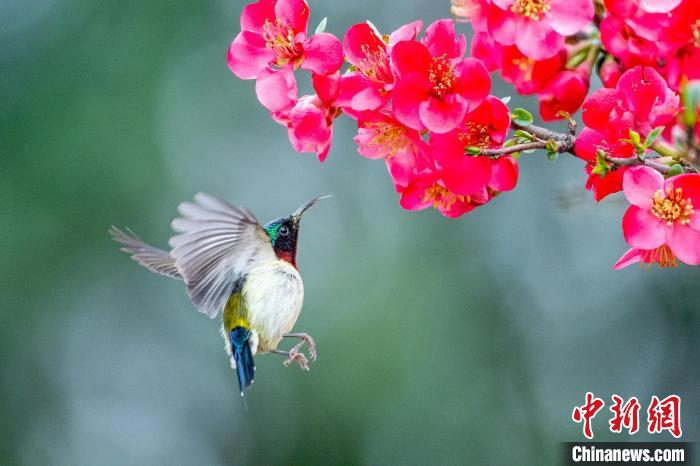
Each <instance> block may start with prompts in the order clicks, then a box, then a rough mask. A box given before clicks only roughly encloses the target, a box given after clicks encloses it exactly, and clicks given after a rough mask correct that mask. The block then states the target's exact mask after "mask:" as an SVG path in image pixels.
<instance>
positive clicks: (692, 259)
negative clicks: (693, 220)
mask: <svg viewBox="0 0 700 466" xmlns="http://www.w3.org/2000/svg"><path fill="white" fill-rule="evenodd" d="M666 242H667V243H668V247H670V248H671V252H673V255H674V256H676V257H677V258H678V259H680V260H681V261H683V262H685V263H686V264H690V265H700V231H697V230H694V229H692V228H690V227H688V225H679V224H675V225H674V226H673V228H670V229H668V230H667V235H666Z"/></svg>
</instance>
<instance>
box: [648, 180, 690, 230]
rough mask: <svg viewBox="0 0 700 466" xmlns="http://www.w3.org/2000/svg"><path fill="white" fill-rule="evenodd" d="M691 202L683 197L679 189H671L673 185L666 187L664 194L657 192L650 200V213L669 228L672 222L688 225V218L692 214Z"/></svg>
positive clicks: (660, 191)
mask: <svg viewBox="0 0 700 466" xmlns="http://www.w3.org/2000/svg"><path fill="white" fill-rule="evenodd" d="M693 212H694V209H693V201H692V200H691V199H690V198H684V197H683V190H682V189H681V188H676V189H673V185H669V186H668V190H667V192H666V194H664V192H663V191H662V190H658V191H657V192H656V194H654V197H653V198H652V199H651V213H652V214H654V215H655V216H656V217H657V218H659V219H661V220H663V221H664V222H666V225H668V226H671V225H673V223H674V222H678V223H680V224H681V225H687V224H688V223H690V216H691V215H692V214H693Z"/></svg>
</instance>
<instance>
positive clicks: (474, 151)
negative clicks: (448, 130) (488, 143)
mask: <svg viewBox="0 0 700 466" xmlns="http://www.w3.org/2000/svg"><path fill="white" fill-rule="evenodd" d="M465 150H466V151H467V154H469V155H479V154H480V153H481V149H480V148H478V147H474V146H469V147H467V148H466V149H465Z"/></svg>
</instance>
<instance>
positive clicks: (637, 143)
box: [630, 128, 642, 149]
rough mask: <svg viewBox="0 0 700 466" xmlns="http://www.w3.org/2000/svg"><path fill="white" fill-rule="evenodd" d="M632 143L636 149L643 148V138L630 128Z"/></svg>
mask: <svg viewBox="0 0 700 466" xmlns="http://www.w3.org/2000/svg"><path fill="white" fill-rule="evenodd" d="M630 141H632V145H633V146H634V147H635V149H639V148H640V147H642V137H641V136H640V135H639V133H638V132H636V131H634V130H633V129H631V128H630Z"/></svg>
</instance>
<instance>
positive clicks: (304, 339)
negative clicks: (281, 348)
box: [285, 333, 318, 362]
mask: <svg viewBox="0 0 700 466" xmlns="http://www.w3.org/2000/svg"><path fill="white" fill-rule="evenodd" d="M285 337H289V338H299V339H300V340H301V341H300V342H299V343H297V344H296V345H294V346H293V347H292V349H291V350H290V353H291V352H297V353H298V352H300V351H301V348H302V347H303V346H304V343H306V344H308V348H309V358H310V359H311V361H312V362H316V356H317V355H318V352H317V351H316V342H315V341H314V339H313V338H312V337H311V335H309V334H308V333H288V334H287V335H285Z"/></svg>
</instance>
